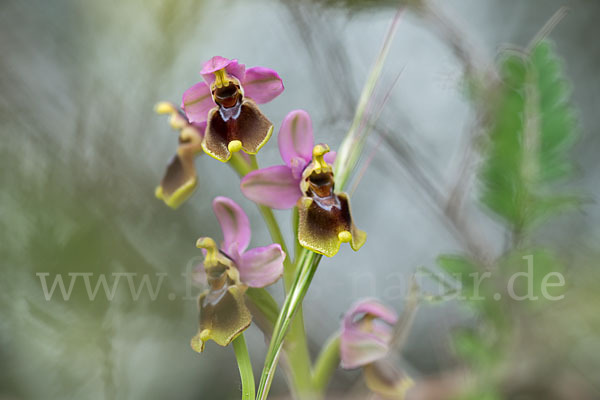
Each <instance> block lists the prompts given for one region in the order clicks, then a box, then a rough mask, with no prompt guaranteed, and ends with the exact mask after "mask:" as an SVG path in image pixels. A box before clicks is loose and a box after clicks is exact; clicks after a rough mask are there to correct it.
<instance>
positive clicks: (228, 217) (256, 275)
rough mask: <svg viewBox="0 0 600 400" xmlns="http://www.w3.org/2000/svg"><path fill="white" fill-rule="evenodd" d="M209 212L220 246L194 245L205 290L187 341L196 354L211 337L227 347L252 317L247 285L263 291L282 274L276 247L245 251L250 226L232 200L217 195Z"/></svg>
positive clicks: (208, 241) (208, 242)
mask: <svg viewBox="0 0 600 400" xmlns="http://www.w3.org/2000/svg"><path fill="white" fill-rule="evenodd" d="M213 210H214V213H215V215H216V216H217V219H218V220H219V224H220V225H221V229H222V231H223V242H222V244H221V246H220V247H217V244H216V243H215V241H214V240H213V239H211V238H208V237H201V238H200V239H198V242H197V243H196V246H197V247H199V248H201V249H203V253H204V256H205V258H204V269H205V271H206V278H207V282H208V286H209V288H208V290H207V291H205V292H204V293H203V294H201V295H200V297H199V298H198V307H199V309H200V322H199V329H198V334H197V335H196V336H194V338H193V339H192V341H191V345H192V348H193V349H194V350H195V351H197V352H202V351H203V350H204V345H205V343H206V341H207V340H211V339H212V340H214V341H215V342H216V343H217V344H219V345H221V346H227V345H228V344H229V343H231V341H232V340H233V339H235V338H236V337H237V336H238V335H239V334H240V333H242V332H243V331H244V330H245V329H246V328H248V327H249V326H250V323H251V321H252V315H251V314H250V311H249V310H248V307H247V306H246V304H245V296H244V293H245V292H246V290H247V288H248V287H254V288H262V287H265V286H268V285H271V284H272V283H274V282H275V281H277V280H278V279H279V278H280V277H281V275H282V274H283V260H284V259H285V257H286V255H285V253H284V252H283V251H282V250H281V246H280V245H279V244H271V245H269V246H264V247H257V248H255V249H251V250H247V248H248V245H249V244H250V236H251V231H250V222H249V220H248V216H247V215H246V213H245V212H244V210H242V208H241V207H240V206H239V205H238V204H237V203H235V202H234V201H233V200H231V199H229V198H227V197H217V198H215V199H214V201H213Z"/></svg>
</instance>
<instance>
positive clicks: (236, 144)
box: [227, 140, 242, 153]
mask: <svg viewBox="0 0 600 400" xmlns="http://www.w3.org/2000/svg"><path fill="white" fill-rule="evenodd" d="M227 148H228V149H229V151H230V152H231V153H237V152H238V151H240V150H241V149H242V142H240V141H239V140H232V141H231V142H229V144H228V145H227Z"/></svg>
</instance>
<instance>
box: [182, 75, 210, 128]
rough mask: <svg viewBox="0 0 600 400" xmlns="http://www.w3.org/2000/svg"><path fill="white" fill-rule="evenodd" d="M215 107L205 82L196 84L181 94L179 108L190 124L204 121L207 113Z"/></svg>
mask: <svg viewBox="0 0 600 400" xmlns="http://www.w3.org/2000/svg"><path fill="white" fill-rule="evenodd" d="M213 107H215V103H214V102H213V99H212V95H211V93H210V89H209V87H208V85H207V84H206V83H205V82H199V83H196V84H195V85H194V86H192V87H191V88H189V89H188V90H186V91H185V92H184V93H183V99H182V100H181V108H183V111H184V112H185V115H186V116H187V118H188V120H189V121H190V122H195V123H201V122H204V121H206V117H207V116H208V112H209V111H210V109H211V108H213Z"/></svg>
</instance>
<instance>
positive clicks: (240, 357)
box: [233, 333, 256, 400]
mask: <svg viewBox="0 0 600 400" xmlns="http://www.w3.org/2000/svg"><path fill="white" fill-rule="evenodd" d="M233 351H235V358H236V359H237V363H238V368H239V370H240V378H241V380H242V400H254V395H255V393H256V392H255V388H254V374H253V372H252V363H251V362H250V355H249V354H248V348H247V347H246V340H245V339H244V334H243V333H242V334H241V335H239V336H238V337H237V338H235V339H234V340H233Z"/></svg>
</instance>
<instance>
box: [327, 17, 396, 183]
mask: <svg viewBox="0 0 600 400" xmlns="http://www.w3.org/2000/svg"><path fill="white" fill-rule="evenodd" d="M402 12H403V9H402V8H400V9H399V10H398V12H397V13H396V15H395V17H394V19H393V21H392V24H391V26H390V28H389V29H388V32H387V34H386V37H385V39H384V41H383V46H382V48H381V51H380V52H379V55H378V56H377V59H376V60H375V64H374V65H373V68H372V69H371V72H370V73H369V76H368V78H367V82H366V83H365V86H364V87H363V90H362V93H361V95H360V98H359V100H358V105H357V107H356V112H355V114H354V119H353V121H352V125H351V126H350V129H349V130H348V133H347V134H346V137H345V139H344V141H343V142H342V144H341V146H340V149H339V151H338V153H337V157H336V160H335V183H336V188H337V189H338V190H340V191H342V190H343V189H344V187H345V186H346V184H347V183H348V179H349V178H350V175H351V174H352V171H353V170H354V168H355V167H356V164H357V162H358V159H359V158H360V155H361V153H362V150H363V149H364V147H365V143H366V140H367V136H368V134H369V132H370V128H371V127H370V121H369V110H368V106H369V104H370V103H371V102H372V99H373V93H374V91H375V87H376V86H377V83H378V82H379V79H380V77H381V72H382V70H383V65H384V63H385V60H386V58H387V55H388V53H389V50H390V46H391V44H392V40H393V39H394V36H395V34H396V31H397V29H398V23H399V21H400V16H401V15H402Z"/></svg>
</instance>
